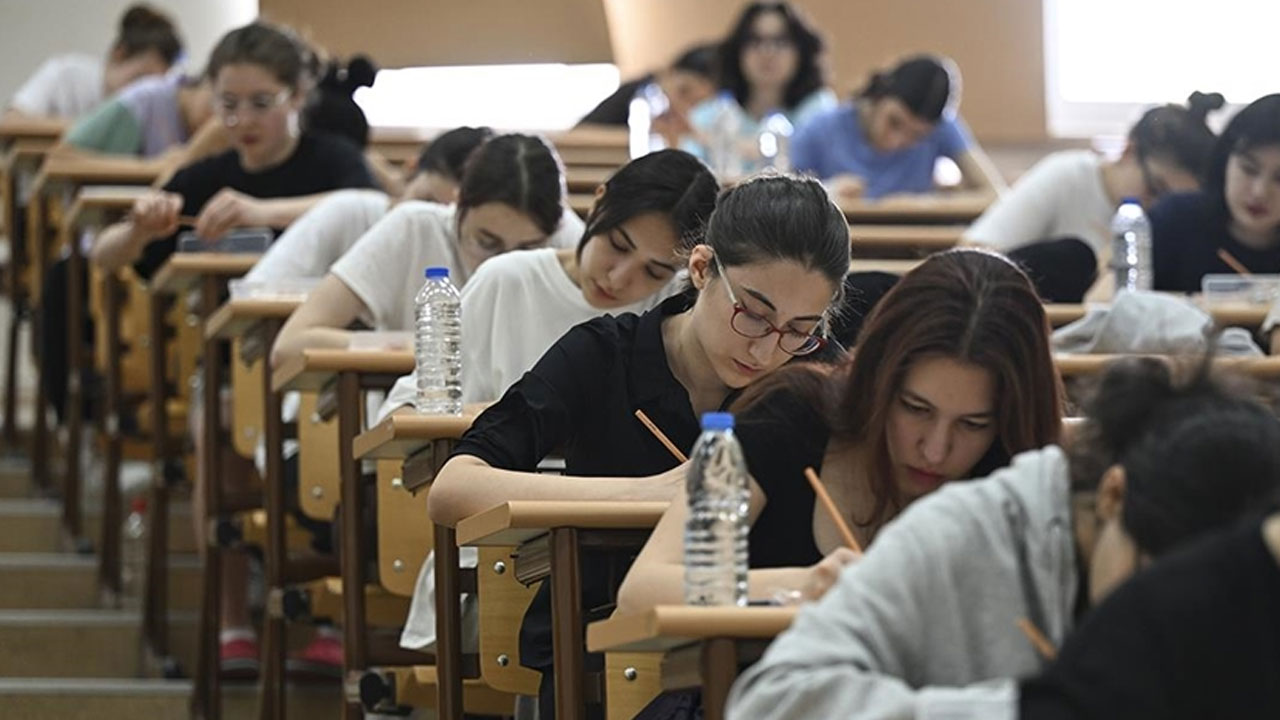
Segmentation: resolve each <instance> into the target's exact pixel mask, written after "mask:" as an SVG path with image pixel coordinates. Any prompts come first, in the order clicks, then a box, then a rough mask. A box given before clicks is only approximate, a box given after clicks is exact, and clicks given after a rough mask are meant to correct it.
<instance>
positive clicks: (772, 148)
mask: <svg viewBox="0 0 1280 720" xmlns="http://www.w3.org/2000/svg"><path fill="white" fill-rule="evenodd" d="M792 130H793V128H792V127H791V121H790V120H788V119H787V116H786V115H784V114H782V111H781V110H772V111H770V112H769V114H767V115H765V116H764V120H762V121H761V122H760V132H759V134H757V136H756V142H757V144H758V145H759V147H760V159H761V161H762V162H763V163H764V166H765V167H770V168H773V169H775V170H778V171H779V172H787V171H788V170H790V169H791V154H790V149H789V146H790V144H791V133H792Z"/></svg>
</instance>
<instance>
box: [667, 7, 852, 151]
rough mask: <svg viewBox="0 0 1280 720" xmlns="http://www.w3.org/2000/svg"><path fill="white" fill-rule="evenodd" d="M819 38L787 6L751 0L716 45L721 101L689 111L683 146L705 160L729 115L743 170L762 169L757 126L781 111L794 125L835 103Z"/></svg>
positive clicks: (709, 102)
mask: <svg viewBox="0 0 1280 720" xmlns="http://www.w3.org/2000/svg"><path fill="white" fill-rule="evenodd" d="M823 52H824V48H823V41H822V37H821V36H819V35H818V33H817V31H815V30H814V29H813V28H812V27H811V26H810V24H809V23H808V22H807V21H806V20H805V19H804V17H802V16H801V15H800V13H799V11H797V10H796V8H795V7H794V6H792V5H791V4H790V3H788V2H753V3H750V4H748V5H747V6H746V7H745V8H744V9H743V11H742V14H741V15H739V16H738V20H737V22H736V23H734V27H733V30H732V31H731V32H730V33H729V36H728V37H727V38H726V39H725V40H724V42H722V43H721V44H720V50H719V56H720V57H719V67H720V89H721V91H722V93H721V95H722V97H720V98H713V99H711V100H707V101H705V102H703V103H701V104H699V105H698V106H697V107H695V108H694V109H693V111H692V112H691V113H690V115H689V124H690V125H691V126H692V128H693V132H692V133H691V135H690V136H689V137H687V138H686V140H685V142H684V143H683V144H682V147H683V148H684V149H686V150H688V151H690V152H692V153H693V154H694V155H697V156H698V157H700V158H703V159H706V158H707V157H708V152H709V147H710V144H711V142H712V141H711V137H712V135H713V134H714V133H715V132H716V128H715V126H716V124H717V121H718V118H719V117H720V114H721V113H722V112H727V113H730V114H732V115H733V116H734V125H735V126H736V127H737V132H738V135H737V137H738V140H739V142H738V143H737V148H738V155H739V156H740V159H741V161H742V165H743V167H744V169H745V171H746V172H751V171H752V170H758V169H760V168H761V167H762V164H761V157H760V152H759V149H758V147H757V146H756V136H757V135H758V133H759V132H760V125H761V122H762V121H763V120H764V119H765V117H766V116H768V115H769V114H771V113H773V112H781V113H782V114H783V115H785V116H786V117H787V119H788V121H790V123H791V125H792V126H794V127H799V126H801V125H802V124H804V123H805V122H807V121H808V119H809V118H811V117H813V116H814V115H815V114H817V113H819V112H821V111H823V110H825V109H827V108H830V107H833V106H834V105H835V104H836V96H835V93H833V92H832V91H831V89H830V88H828V87H827V77H826V71H825V70H824V66H823V60H822V55H823Z"/></svg>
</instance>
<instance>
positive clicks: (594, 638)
mask: <svg viewBox="0 0 1280 720" xmlns="http://www.w3.org/2000/svg"><path fill="white" fill-rule="evenodd" d="M796 611H797V608H795V607H745V608H740V607H695V606H689V605H660V606H658V607H656V608H653V609H651V610H649V611H648V612H645V613H642V614H639V615H615V616H614V617H611V618H609V619H608V620H601V621H600V622H594V623H591V626H590V627H588V628H587V649H588V650H590V651H592V652H618V651H628V652H656V653H663V654H666V655H667V656H668V660H667V661H664V663H663V665H664V667H663V679H664V685H665V686H666V687H667V689H683V688H685V687H689V682H688V679H687V678H689V677H690V673H688V672H686V671H685V670H686V668H687V667H688V665H690V664H695V663H696V666H697V674H698V675H699V676H700V684H701V687H702V705H703V712H704V716H705V717H706V718H707V720H720V718H723V717H724V711H725V703H726V701H727V699H728V697H729V689H730V688H731V687H732V686H733V681H734V679H735V678H736V677H737V675H738V665H739V664H740V662H741V661H742V660H744V659H745V658H743V657H742V650H744V649H745V647H744V646H746V645H755V646H759V645H761V644H767V643H768V642H770V641H772V640H773V638H775V637H777V635H778V634H779V633H781V632H783V631H784V630H786V629H787V628H788V627H790V626H791V622H792V620H794V619H795V615H796ZM687 650H693V651H694V653H689V652H687ZM689 661H692V662H689ZM682 666H683V667H682ZM672 675H674V676H677V677H670V676H672ZM668 682H670V685H668V684H667V683H668Z"/></svg>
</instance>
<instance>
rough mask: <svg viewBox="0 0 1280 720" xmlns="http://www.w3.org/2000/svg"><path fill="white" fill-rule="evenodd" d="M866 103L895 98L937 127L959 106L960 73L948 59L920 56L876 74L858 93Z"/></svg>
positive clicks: (912, 112)
mask: <svg viewBox="0 0 1280 720" xmlns="http://www.w3.org/2000/svg"><path fill="white" fill-rule="evenodd" d="M858 97H861V98H864V99H866V100H879V99H881V98H888V97H891V98H895V99H897V100H898V101H900V102H901V103H902V104H903V105H905V106H906V107H907V109H908V110H910V111H911V114H912V115H915V116H916V117H918V118H920V119H921V120H924V121H925V122H928V123H933V124H936V123H937V122H939V121H940V120H942V118H943V116H944V115H945V116H950V115H952V114H954V113H955V109H956V107H957V106H959V104H960V70H959V69H958V68H957V67H956V64H955V63H954V62H952V61H951V60H950V59H948V58H944V57H935V56H932V55H919V56H916V57H911V58H907V59H906V60H903V61H902V62H900V63H898V65H897V66H895V67H894V68H893V69H892V70H887V71H881V72H877V73H875V74H874V75H872V76H871V79H870V80H868V81H867V84H866V86H865V87H863V88H862V90H860V91H859V92H858Z"/></svg>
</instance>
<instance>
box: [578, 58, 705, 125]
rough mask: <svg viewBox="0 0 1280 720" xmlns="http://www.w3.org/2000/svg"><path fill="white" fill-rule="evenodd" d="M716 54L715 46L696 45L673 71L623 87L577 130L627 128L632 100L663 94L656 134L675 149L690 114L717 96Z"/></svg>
mask: <svg viewBox="0 0 1280 720" xmlns="http://www.w3.org/2000/svg"><path fill="white" fill-rule="evenodd" d="M716 52H717V49H716V47H715V46H713V45H697V46H694V47H692V48H689V49H688V50H686V51H684V52H683V53H681V54H680V57H678V58H676V60H675V62H673V63H672V64H671V66H670V67H668V68H664V69H662V70H659V71H657V72H653V73H649V74H647V75H643V76H641V77H639V78H636V79H635V80H631V81H629V82H625V83H622V85H621V86H619V87H618V89H617V91H616V92H614V93H613V94H612V95H610V96H609V97H607V98H605V99H604V100H602V101H601V102H600V104H599V105H597V106H596V107H595V109H594V110H592V111H591V112H589V113H587V114H586V116H585V117H583V118H582V119H581V120H579V121H578V126H579V127H582V126H590V125H622V126H626V124H627V120H628V118H629V117H630V113H631V101H632V100H633V99H635V98H637V97H641V98H644V97H647V96H648V95H649V94H660V95H661V96H662V97H664V98H665V99H666V101H667V109H666V111H665V112H663V113H662V114H661V115H659V116H658V117H657V118H653V123H654V131H655V132H659V133H662V135H663V136H664V137H666V139H667V144H668V145H675V144H676V143H677V142H679V139H680V137H681V136H683V135H686V134H688V133H689V132H690V130H691V128H690V126H689V111H691V110H692V109H693V108H694V107H695V106H697V105H698V104H699V103H701V102H702V101H704V100H707V99H709V98H710V97H711V96H712V95H715V92H716V76H715V64H716ZM655 90H656V91H657V92H656V93H655V92H654V91H655Z"/></svg>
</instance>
